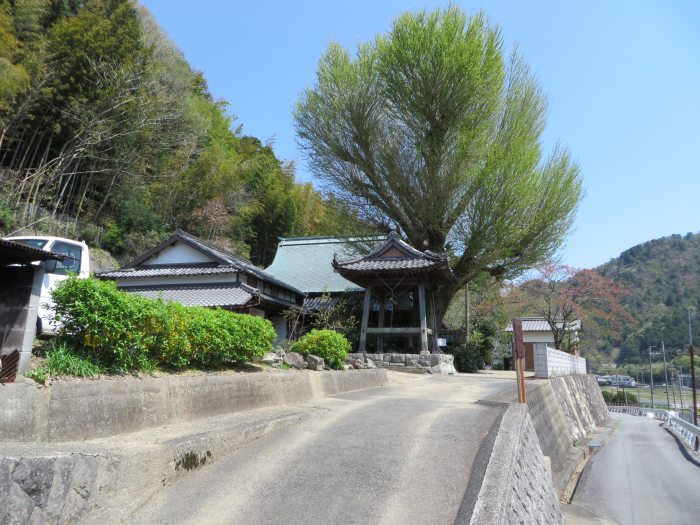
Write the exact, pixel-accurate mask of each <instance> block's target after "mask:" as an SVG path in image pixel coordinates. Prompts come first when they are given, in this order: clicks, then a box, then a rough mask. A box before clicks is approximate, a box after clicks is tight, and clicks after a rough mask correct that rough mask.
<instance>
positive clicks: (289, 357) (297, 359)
mask: <svg viewBox="0 0 700 525" xmlns="http://www.w3.org/2000/svg"><path fill="white" fill-rule="evenodd" d="M284 362H285V363H287V364H288V365H291V366H293V367H294V368H297V369H299V370H304V369H305V368H306V361H305V360H304V357H303V356H302V355H301V354H298V353H296V352H289V353H288V354H285V356H284Z"/></svg>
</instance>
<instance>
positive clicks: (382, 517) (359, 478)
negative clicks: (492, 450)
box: [129, 374, 515, 525]
mask: <svg viewBox="0 0 700 525" xmlns="http://www.w3.org/2000/svg"><path fill="white" fill-rule="evenodd" d="M398 377H402V378H403V379H402V381H403V382H402V384H395V385H392V386H389V387H386V388H379V389H372V390H366V391H361V392H355V393H352V394H346V395H342V396H337V397H333V398H327V399H323V400H320V401H316V402H314V403H311V404H309V405H307V406H314V407H317V408H321V409H322V411H321V415H318V416H315V417H312V418H309V419H306V420H304V421H302V422H301V423H299V424H298V425H296V426H293V427H288V428H285V429H283V430H280V431H278V432H275V433H273V434H270V435H267V436H265V437H263V438H261V439H259V440H257V441H255V442H253V443H251V444H249V445H246V446H245V447H243V448H241V449H239V450H238V451H236V452H235V453H233V454H231V455H230V456H228V457H226V458H224V459H222V460H220V461H218V462H216V463H214V464H213V465H211V466H207V467H206V468H205V469H203V470H201V471H199V472H196V473H193V474H191V475H189V476H188V477H186V478H184V479H182V480H180V481H178V482H176V483H175V484H173V485H172V486H169V487H165V488H163V490H161V491H160V492H159V493H158V494H157V495H156V496H155V497H154V498H152V499H151V500H150V501H149V502H148V503H147V504H146V505H144V506H142V507H141V508H140V509H138V510H137V511H136V512H135V513H134V514H133V515H132V516H131V517H130V518H129V522H130V523H137V524H138V523H141V524H154V523H164V524H165V523H168V524H170V523H183V524H187V523H190V524H194V523H198V524H199V523H207V524H237V523H240V524H268V523H280V524H281V523H284V524H297V523H298V524H324V525H325V524H330V523H343V524H354V523H358V524H359V523H371V524H375V523H385V524H397V525H398V524H401V525H407V524H431V525H437V524H442V523H444V524H450V525H451V524H453V523H454V521H455V518H456V516H457V513H458V512H459V509H460V505H462V502H463V499H464V496H465V491H466V490H467V485H468V484H469V479H470V475H471V474H472V465H473V462H474V461H475V458H476V457H477V454H478V452H479V447H480V445H481V443H482V441H483V440H484V438H485V437H486V436H487V435H488V434H489V431H490V430H491V429H492V427H493V426H494V424H495V423H497V422H498V420H499V416H500V414H501V409H500V408H498V407H497V406H495V405H491V406H489V405H484V404H478V403H476V401H477V400H480V399H488V398H499V399H503V398H504V397H505V398H508V397H510V396H509V395H508V392H512V393H513V394H514V393H515V382H514V381H513V380H510V379H504V378H502V377H496V376H486V375H478V376H475V375H459V376H450V377H439V376H433V377H410V376H407V375H405V374H402V375H400V376H398ZM477 470H479V469H477ZM482 474H483V473H481V472H480V473H479V477H480V476H481V475H482ZM465 504H467V505H468V504H469V502H468V501H467V502H465Z"/></svg>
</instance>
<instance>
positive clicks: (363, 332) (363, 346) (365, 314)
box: [360, 286, 372, 353]
mask: <svg viewBox="0 0 700 525" xmlns="http://www.w3.org/2000/svg"><path fill="white" fill-rule="evenodd" d="M371 299H372V288H370V287H369V286H368V287H367V288H365V303H364V305H363V307H362V325H361V327H360V352H362V353H365V352H367V324H368V323H369V309H370V306H371V302H370V301H371Z"/></svg>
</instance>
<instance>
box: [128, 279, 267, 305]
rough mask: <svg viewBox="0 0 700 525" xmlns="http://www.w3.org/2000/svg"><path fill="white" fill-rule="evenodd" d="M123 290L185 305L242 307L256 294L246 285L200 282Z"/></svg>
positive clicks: (254, 297) (255, 296)
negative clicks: (199, 283)
mask: <svg viewBox="0 0 700 525" xmlns="http://www.w3.org/2000/svg"><path fill="white" fill-rule="evenodd" d="M121 289H122V290H124V291H125V292H129V293H136V294H139V295H141V296H143V297H146V298H148V299H163V300H164V301H176V302H178V303H181V304H184V305H185V306H207V307H213V306H221V307H243V306H247V305H249V303H251V302H255V301H253V299H257V297H258V295H259V294H257V293H256V292H257V290H254V289H252V288H250V287H248V286H245V285H241V284H239V283H234V284H202V285H194V284H192V285H181V286H143V287H139V286H136V287H123V288H121Z"/></svg>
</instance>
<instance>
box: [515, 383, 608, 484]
mask: <svg viewBox="0 0 700 525" xmlns="http://www.w3.org/2000/svg"><path fill="white" fill-rule="evenodd" d="M527 404H528V408H529V411H530V416H531V417H532V421H533V423H534V426H535V430H536V432H537V436H538V438H539V442H540V447H541V449H542V452H543V453H544V455H545V456H548V457H549V459H550V461H551V465H552V477H553V480H554V486H555V487H556V489H557V491H558V492H559V493H561V492H562V491H563V490H564V488H565V487H566V484H567V482H568V481H569V478H570V476H571V474H572V473H573V471H574V469H575V468H576V464H577V463H578V461H579V460H580V459H581V457H582V455H583V454H584V453H585V451H584V450H583V449H579V448H576V446H575V445H576V443H577V441H578V440H580V439H581V438H582V437H584V436H585V435H586V434H588V433H589V432H590V431H592V430H593V429H595V428H596V427H597V426H601V425H604V424H605V423H606V421H607V419H608V411H607V407H606V406H605V402H604V401H603V396H602V394H601V393H600V388H599V387H598V384H597V383H596V381H595V378H594V377H593V376H583V375H575V376H567V377H557V378H551V379H550V380H548V381H533V382H530V383H528V384H527Z"/></svg>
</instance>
